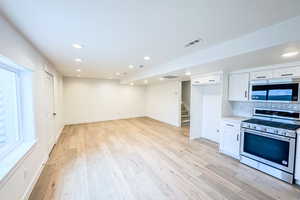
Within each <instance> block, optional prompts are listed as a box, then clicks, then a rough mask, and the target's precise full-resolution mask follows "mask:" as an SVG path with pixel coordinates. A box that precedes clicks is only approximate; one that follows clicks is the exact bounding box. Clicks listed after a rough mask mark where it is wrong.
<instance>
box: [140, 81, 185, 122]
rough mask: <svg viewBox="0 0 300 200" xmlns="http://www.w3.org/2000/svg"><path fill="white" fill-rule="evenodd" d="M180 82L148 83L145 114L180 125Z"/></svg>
mask: <svg viewBox="0 0 300 200" xmlns="http://www.w3.org/2000/svg"><path fill="white" fill-rule="evenodd" d="M180 103H181V83H180V82H179V81H168V82H163V83H157V84H152V85H148V86H147V89H146V116H148V117H151V118H153V119H156V120H159V121H162V122H165V123H168V124H171V125H174V126H177V127H180Z"/></svg>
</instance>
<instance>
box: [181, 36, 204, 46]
mask: <svg viewBox="0 0 300 200" xmlns="http://www.w3.org/2000/svg"><path fill="white" fill-rule="evenodd" d="M202 41H203V40H202V39H201V38H199V39H196V40H193V41H191V42H189V43H187V44H186V45H184V47H186V48H187V47H191V46H194V45H196V44H198V43H199V42H202Z"/></svg>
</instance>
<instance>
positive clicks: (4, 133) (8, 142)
mask: <svg viewBox="0 0 300 200" xmlns="http://www.w3.org/2000/svg"><path fill="white" fill-rule="evenodd" d="M17 76H18V75H17V73H16V72H14V71H10V70H7V69H5V68H1V67H0V154H2V153H3V151H5V150H4V149H6V152H7V149H10V148H11V147H13V146H15V144H16V143H18V140H19V117H18V116H19V113H18V110H19V109H18V90H17V84H18V83H17Z"/></svg>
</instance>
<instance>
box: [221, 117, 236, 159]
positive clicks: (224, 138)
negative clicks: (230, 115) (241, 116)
mask: <svg viewBox="0 0 300 200" xmlns="http://www.w3.org/2000/svg"><path fill="white" fill-rule="evenodd" d="M240 125H241V122H240V121H236V122H233V121H230V120H222V123H221V130H220V135H221V137H220V146H219V150H220V152H222V153H224V154H226V155H229V156H231V157H233V158H236V159H240V158H239V157H240V156H239V155H240Z"/></svg>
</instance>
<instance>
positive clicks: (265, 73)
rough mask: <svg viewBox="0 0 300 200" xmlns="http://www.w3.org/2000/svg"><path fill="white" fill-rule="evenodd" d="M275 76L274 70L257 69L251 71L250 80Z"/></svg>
mask: <svg viewBox="0 0 300 200" xmlns="http://www.w3.org/2000/svg"><path fill="white" fill-rule="evenodd" d="M272 77H273V71H272V70H265V71H257V72H251V73H250V80H251V81H253V80H265V79H270V78H272Z"/></svg>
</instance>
